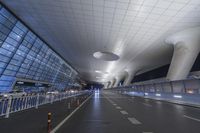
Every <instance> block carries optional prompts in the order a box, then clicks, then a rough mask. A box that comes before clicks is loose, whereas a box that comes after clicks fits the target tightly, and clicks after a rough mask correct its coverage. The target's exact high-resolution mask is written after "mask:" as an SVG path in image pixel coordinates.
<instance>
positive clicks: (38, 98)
mask: <svg viewBox="0 0 200 133" xmlns="http://www.w3.org/2000/svg"><path fill="white" fill-rule="evenodd" d="M39 100H40V95H39V94H37V97H36V105H35V108H36V109H38V105H39Z"/></svg>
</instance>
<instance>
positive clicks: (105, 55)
mask: <svg viewBox="0 0 200 133" xmlns="http://www.w3.org/2000/svg"><path fill="white" fill-rule="evenodd" d="M93 56H94V57H95V58H97V59H101V60H104V61H115V60H118V59H119V56H118V55H116V54H114V53H111V52H101V51H98V52H95V53H94V54H93Z"/></svg>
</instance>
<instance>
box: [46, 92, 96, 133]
mask: <svg viewBox="0 0 200 133" xmlns="http://www.w3.org/2000/svg"><path fill="white" fill-rule="evenodd" d="M92 96H93V95H91V96H89V97H88V98H87V99H86V100H85V101H84V102H83V103H82V104H81V105H80V106H79V107H77V108H76V109H75V110H74V111H73V112H72V113H71V114H69V115H68V116H67V117H66V118H65V119H64V120H62V121H61V122H60V123H59V124H58V125H57V126H56V127H55V128H54V129H53V130H52V131H51V132H50V133H55V132H56V131H57V130H58V129H59V128H60V127H61V126H62V125H63V124H64V123H65V122H66V121H67V120H69V118H70V117H71V116H72V115H73V114H75V113H76V112H77V111H78V110H79V109H80V108H81V107H82V106H83V105H84V104H85V103H86V102H87V101H88V100H89V99H90V98H91V97H92Z"/></svg>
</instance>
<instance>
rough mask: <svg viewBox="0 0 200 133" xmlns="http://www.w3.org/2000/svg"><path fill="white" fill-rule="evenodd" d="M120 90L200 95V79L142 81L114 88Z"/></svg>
mask: <svg viewBox="0 0 200 133" xmlns="http://www.w3.org/2000/svg"><path fill="white" fill-rule="evenodd" d="M112 89H114V90H119V91H136V92H144V93H145V92H149V93H172V94H174V93H180V94H197V95H200V80H199V79H185V80H177V81H159V82H156V81H154V82H148V81H146V82H141V83H134V84H132V85H129V86H121V87H116V88H112Z"/></svg>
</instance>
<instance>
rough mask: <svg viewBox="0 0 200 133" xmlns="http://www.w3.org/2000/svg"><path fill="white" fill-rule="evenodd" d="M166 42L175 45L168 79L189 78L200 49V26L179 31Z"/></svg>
mask: <svg viewBox="0 0 200 133" xmlns="http://www.w3.org/2000/svg"><path fill="white" fill-rule="evenodd" d="M166 42H167V43H168V44H173V45H174V53H173V57H172V61H171V64H170V67H169V71H168V74H167V79H168V80H171V81H173V80H182V79H185V78H187V76H188V74H189V72H190V70H191V68H192V66H193V64H194V62H195V60H196V57H197V56H198V54H199V51H200V27H195V28H190V29H187V30H184V31H181V32H178V33H176V34H174V35H172V36H171V37H169V38H168V39H167V40H166Z"/></svg>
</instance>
